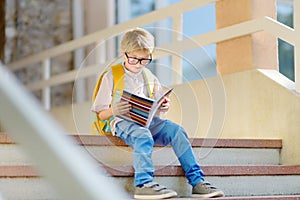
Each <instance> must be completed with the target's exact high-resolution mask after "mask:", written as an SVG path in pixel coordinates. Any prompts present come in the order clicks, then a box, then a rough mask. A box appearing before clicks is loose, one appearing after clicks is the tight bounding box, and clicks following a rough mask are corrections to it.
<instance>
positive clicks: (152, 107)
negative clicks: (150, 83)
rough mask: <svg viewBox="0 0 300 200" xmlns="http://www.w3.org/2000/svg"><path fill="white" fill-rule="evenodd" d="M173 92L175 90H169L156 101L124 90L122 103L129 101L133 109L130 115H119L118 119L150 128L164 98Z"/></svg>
mask: <svg viewBox="0 0 300 200" xmlns="http://www.w3.org/2000/svg"><path fill="white" fill-rule="evenodd" d="M172 90H173V88H171V89H169V90H167V91H166V92H164V93H163V94H162V95H161V96H160V97H159V98H158V99H156V100H155V99H151V98H147V97H141V96H138V95H136V94H132V93H130V92H128V91H126V90H124V91H123V94H122V96H121V101H127V102H128V103H129V104H130V105H131V109H130V111H129V114H126V115H119V116H118V117H120V118H122V119H126V120H130V121H133V122H135V123H137V124H139V125H141V126H145V127H149V126H150V123H151V121H152V119H153V117H154V115H155V113H156V111H157V110H158V108H159V107H160V106H161V104H162V103H163V98H164V97H165V96H167V95H168V94H170V93H171V91H172Z"/></svg>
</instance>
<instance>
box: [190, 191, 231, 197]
mask: <svg viewBox="0 0 300 200" xmlns="http://www.w3.org/2000/svg"><path fill="white" fill-rule="evenodd" d="M224 196H225V195H224V193H223V192H213V193H209V194H192V197H195V198H212V197H224Z"/></svg>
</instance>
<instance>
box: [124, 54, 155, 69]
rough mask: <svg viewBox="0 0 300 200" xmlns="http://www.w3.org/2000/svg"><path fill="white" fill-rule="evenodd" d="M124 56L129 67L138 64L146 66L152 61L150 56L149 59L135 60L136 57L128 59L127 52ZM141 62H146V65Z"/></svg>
mask: <svg viewBox="0 0 300 200" xmlns="http://www.w3.org/2000/svg"><path fill="white" fill-rule="evenodd" d="M125 56H126V58H127V61H128V63H129V64H130V65H136V64H138V63H140V64H141V65H144V66H145V65H148V64H150V63H151V61H152V54H150V58H141V59H140V58H136V57H130V56H128V54H127V52H125ZM130 59H133V60H130ZM133 61H136V62H133ZM143 61H147V63H142V62H143Z"/></svg>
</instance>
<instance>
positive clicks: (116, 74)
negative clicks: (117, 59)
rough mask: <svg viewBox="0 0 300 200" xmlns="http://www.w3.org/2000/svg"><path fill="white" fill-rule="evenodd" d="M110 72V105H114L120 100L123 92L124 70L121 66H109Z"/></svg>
mask: <svg viewBox="0 0 300 200" xmlns="http://www.w3.org/2000/svg"><path fill="white" fill-rule="evenodd" d="M111 70H112V75H113V80H114V83H113V84H114V86H113V91H112V101H111V103H114V102H116V101H117V100H118V99H119V98H120V96H121V95H122V92H123V90H124V69H123V66H122V64H117V65H114V66H111Z"/></svg>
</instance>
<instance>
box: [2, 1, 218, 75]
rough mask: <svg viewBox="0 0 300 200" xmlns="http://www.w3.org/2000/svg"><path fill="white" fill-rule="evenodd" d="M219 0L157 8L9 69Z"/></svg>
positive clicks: (72, 49) (13, 65)
mask: <svg viewBox="0 0 300 200" xmlns="http://www.w3.org/2000/svg"><path fill="white" fill-rule="evenodd" d="M217 1H219V0H197V1H195V0H185V1H181V2H179V3H176V4H173V5H170V6H167V7H165V8H161V9H159V10H155V11H153V12H150V13H148V14H145V15H143V16H140V17H137V18H135V19H132V20H130V21H127V22H124V23H121V24H116V25H115V26H113V27H109V28H108V29H104V30H100V31H97V32H94V33H91V34H88V35H86V36H83V37H81V38H78V39H74V40H71V41H69V42H66V43H64V44H61V45H58V46H56V47H53V48H51V49H48V50H44V51H41V52H39V53H36V54H34V55H32V56H28V57H25V58H22V59H21V60H19V61H15V62H12V63H9V64H8V67H9V69H11V70H12V71H16V70H19V69H22V68H24V67H26V66H28V65H30V64H35V63H37V62H42V61H43V60H46V59H48V58H53V57H55V56H58V55H61V54H64V53H67V52H70V51H74V50H76V49H79V48H82V47H85V46H87V45H89V44H93V43H101V42H102V41H104V40H105V39H107V38H110V37H112V35H119V34H121V33H123V32H124V31H126V30H128V29H130V28H134V27H136V26H144V25H147V24H151V23H154V22H157V21H160V20H163V19H167V18H169V17H172V16H176V15H181V14H182V13H184V12H187V11H191V10H194V9H197V8H199V7H203V6H205V5H209V4H211V3H214V2H217Z"/></svg>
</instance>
